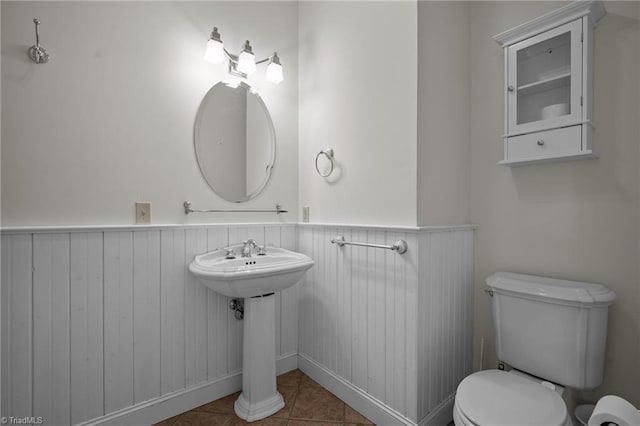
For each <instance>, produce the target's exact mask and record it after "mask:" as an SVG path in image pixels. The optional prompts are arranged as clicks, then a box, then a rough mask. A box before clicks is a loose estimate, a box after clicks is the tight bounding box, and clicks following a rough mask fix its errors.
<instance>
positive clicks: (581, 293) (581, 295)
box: [486, 272, 616, 306]
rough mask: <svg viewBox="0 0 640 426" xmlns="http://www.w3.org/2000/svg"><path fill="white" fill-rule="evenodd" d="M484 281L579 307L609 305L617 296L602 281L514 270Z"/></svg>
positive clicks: (496, 287) (507, 290)
mask: <svg viewBox="0 0 640 426" xmlns="http://www.w3.org/2000/svg"><path fill="white" fill-rule="evenodd" d="M486 283H487V285H488V286H489V288H491V289H492V290H494V291H497V292H503V293H511V294H515V295H522V297H528V298H534V299H542V300H548V301H558V302H559V303H562V302H563V303H569V304H578V305H581V306H588V305H590V306H608V305H610V304H611V303H613V301H614V300H615V298H616V294H615V293H614V292H613V291H611V290H610V289H609V288H607V287H605V286H604V285H602V284H594V283H585V282H580V281H568V280H559V279H555V278H547V277H538V276H535V275H525V274H516V273H513V272H496V273H495V274H493V275H491V276H490V277H488V278H487V279H486Z"/></svg>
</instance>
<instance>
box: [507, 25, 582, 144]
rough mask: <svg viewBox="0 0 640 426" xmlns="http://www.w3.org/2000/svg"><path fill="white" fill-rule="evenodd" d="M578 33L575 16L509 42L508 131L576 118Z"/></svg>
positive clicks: (528, 129)
mask: <svg viewBox="0 0 640 426" xmlns="http://www.w3.org/2000/svg"><path fill="white" fill-rule="evenodd" d="M581 35H582V21H581V20H577V21H574V22H570V23H568V24H565V25H562V26H560V27H558V28H555V29H553V30H549V31H546V32H544V33H542V34H540V35H537V36H535V37H531V38H529V39H527V40H524V41H521V42H520V43H517V44H514V45H513V46H511V47H509V51H508V55H509V57H508V73H509V75H508V86H507V104H508V123H509V134H514V133H515V134H518V133H525V132H531V131H537V130H543V129H549V128H554V127H560V126H564V125H569V124H572V123H577V122H578V121H580V119H581V117H582V108H581V105H580V97H581V94H582V73H581V67H582V42H581Z"/></svg>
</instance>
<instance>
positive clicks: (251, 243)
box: [242, 238, 258, 257]
mask: <svg viewBox="0 0 640 426" xmlns="http://www.w3.org/2000/svg"><path fill="white" fill-rule="evenodd" d="M252 247H253V248H254V249H255V248H256V247H258V243H257V242H256V240H254V239H253V238H249V239H248V240H247V241H245V242H244V245H243V246H242V257H251V248H252Z"/></svg>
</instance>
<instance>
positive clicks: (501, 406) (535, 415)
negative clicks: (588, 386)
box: [454, 370, 568, 426]
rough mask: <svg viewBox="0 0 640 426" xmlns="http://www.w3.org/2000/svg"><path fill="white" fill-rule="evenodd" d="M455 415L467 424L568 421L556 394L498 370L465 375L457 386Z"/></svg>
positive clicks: (555, 424)
mask: <svg viewBox="0 0 640 426" xmlns="http://www.w3.org/2000/svg"><path fill="white" fill-rule="evenodd" d="M454 413H455V414H457V416H456V417H458V420H461V421H462V423H463V424H468V425H491V426H499V425H504V426H513V425H524V424H526V425H532V426H534V425H540V426H562V425H565V424H566V422H567V419H568V416H567V408H566V406H565V404H564V401H563V400H562V397H560V395H559V394H558V393H557V392H556V391H554V390H552V389H550V388H548V387H546V386H544V385H542V384H541V383H540V382H539V381H534V380H530V379H527V378H524V377H522V376H520V375H517V374H512V373H508V372H506V371H501V370H484V371H479V372H477V373H474V374H471V375H470V376H467V377H466V378H465V379H464V380H463V381H462V382H461V383H460V385H459V386H458V390H457V392H456V401H455V408H454Z"/></svg>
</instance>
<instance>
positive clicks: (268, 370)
mask: <svg viewBox="0 0 640 426" xmlns="http://www.w3.org/2000/svg"><path fill="white" fill-rule="evenodd" d="M249 242H251V244H249ZM312 266H313V260H312V259H311V258H310V257H308V256H305V255H304V254H301V253H296V252H293V251H289V250H285V249H282V248H275V247H269V248H266V249H265V248H264V247H260V248H257V246H256V244H255V241H253V240H248V242H245V243H244V244H239V245H236V246H231V247H226V248H222V249H218V250H215V251H212V252H209V253H205V254H203V255H200V256H196V257H195V259H194V260H193V262H191V264H190V265H189V270H190V271H191V273H193V274H194V275H195V276H196V277H198V279H199V280H200V282H202V284H204V285H205V286H207V287H209V288H210V289H212V290H213V291H215V292H217V293H220V294H222V295H224V296H227V297H234V298H244V299H245V301H244V336H243V341H242V344H243V347H242V393H241V394H240V396H239V397H238V399H237V400H236V402H235V405H234V409H235V412H236V414H237V415H238V417H240V418H242V419H244V420H246V421H248V422H252V421H255V420H260V419H263V418H265V417H268V416H270V415H272V414H274V413H276V412H278V411H279V410H280V409H281V408H282V407H284V400H283V399H282V395H280V393H279V392H278V391H277V389H276V349H275V344H276V329H275V327H276V324H275V295H274V293H275V292H277V291H281V290H284V289H285V288H288V287H291V286H292V285H294V284H295V283H297V282H298V281H299V280H300V278H302V276H303V275H304V273H305V271H306V270H307V269H309V268H311V267H312Z"/></svg>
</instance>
